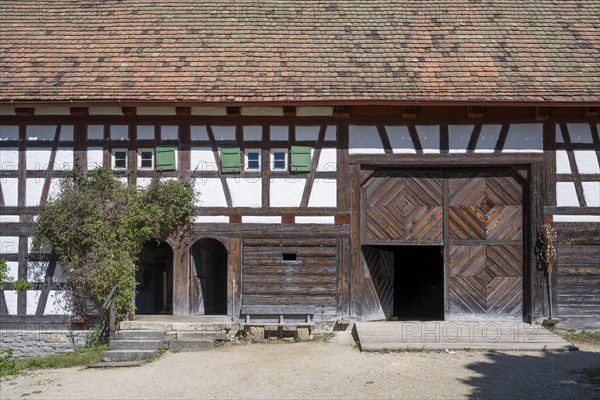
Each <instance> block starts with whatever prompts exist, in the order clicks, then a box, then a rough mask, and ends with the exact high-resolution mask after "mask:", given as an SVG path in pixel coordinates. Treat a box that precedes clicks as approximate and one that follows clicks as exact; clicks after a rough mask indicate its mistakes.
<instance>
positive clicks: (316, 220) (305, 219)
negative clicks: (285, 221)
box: [296, 216, 335, 224]
mask: <svg viewBox="0 0 600 400" xmlns="http://www.w3.org/2000/svg"><path fill="white" fill-rule="evenodd" d="M334 222H335V218H334V217H333V216H326V217H316V216H315V217H313V216H297V217H296V223H297V224H333V223H334Z"/></svg>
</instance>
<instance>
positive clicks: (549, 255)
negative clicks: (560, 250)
mask: <svg viewBox="0 0 600 400" xmlns="http://www.w3.org/2000/svg"><path fill="white" fill-rule="evenodd" d="M540 241H541V243H542V248H541V251H540V258H541V260H542V262H543V263H544V265H545V266H546V272H548V274H552V269H553V268H554V263H555V261H556V230H554V228H553V227H552V225H550V224H544V225H543V226H542V231H541V232H540Z"/></svg>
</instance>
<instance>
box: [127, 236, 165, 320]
mask: <svg viewBox="0 0 600 400" xmlns="http://www.w3.org/2000/svg"><path fill="white" fill-rule="evenodd" d="M138 266H139V267H138V270H137V272H136V275H135V278H136V282H137V288H136V294H135V312H136V314H172V313H173V250H172V249H171V247H170V246H169V245H168V244H167V243H165V242H162V241H158V240H151V241H149V242H147V243H146V244H145V245H144V247H142V250H141V251H140V257H139V260H138Z"/></svg>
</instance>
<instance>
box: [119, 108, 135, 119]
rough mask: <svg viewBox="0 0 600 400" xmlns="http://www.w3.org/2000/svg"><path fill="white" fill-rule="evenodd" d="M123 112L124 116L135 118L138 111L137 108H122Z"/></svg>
mask: <svg viewBox="0 0 600 400" xmlns="http://www.w3.org/2000/svg"><path fill="white" fill-rule="evenodd" d="M121 109H122V110H123V115H124V116H126V117H134V116H135V114H136V112H137V109H136V108H135V107H121Z"/></svg>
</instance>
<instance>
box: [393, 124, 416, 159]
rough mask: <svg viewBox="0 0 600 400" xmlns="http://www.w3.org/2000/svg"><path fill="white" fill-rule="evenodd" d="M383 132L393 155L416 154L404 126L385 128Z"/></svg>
mask: <svg viewBox="0 0 600 400" xmlns="http://www.w3.org/2000/svg"><path fill="white" fill-rule="evenodd" d="M385 130H386V132H387V135H388V139H389V141H390V145H391V146H392V151H393V152H394V154H416V151H415V146H414V144H413V142H412V140H411V138H410V134H409V133H408V128H407V127H406V126H386V127H385Z"/></svg>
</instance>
